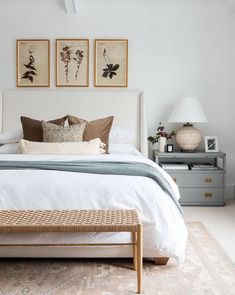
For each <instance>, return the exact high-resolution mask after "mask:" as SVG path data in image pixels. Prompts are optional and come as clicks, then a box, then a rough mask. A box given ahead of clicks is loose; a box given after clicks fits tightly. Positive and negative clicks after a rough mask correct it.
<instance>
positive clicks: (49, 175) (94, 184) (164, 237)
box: [0, 155, 187, 262]
mask: <svg viewBox="0 0 235 295" xmlns="http://www.w3.org/2000/svg"><path fill="white" fill-rule="evenodd" d="M0 160H14V161H22V160H24V161H25V160H30V161H31V160H34V161H41V160H55V161H65V160H92V161H96V160H99V161H100V160H102V161H110V160H111V161H138V162H142V163H148V164H149V165H151V166H153V167H155V168H156V169H158V170H160V171H161V173H162V174H163V175H164V177H165V178H166V179H167V180H168V182H169V183H170V185H171V186H172V188H173V190H174V192H175V194H176V196H177V198H179V191H178V187H177V185H176V184H175V182H174V181H173V180H172V179H171V177H170V176H169V175H168V174H167V173H166V172H165V171H164V170H162V169H161V168H160V167H159V166H158V165H156V164H155V163H154V162H152V161H150V160H148V159H147V158H145V157H143V156H133V155H100V156H31V155H0ZM109 208H113V209H115V208H118V209H130V208H135V209H137V210H139V212H140V214H141V218H142V221H143V228H144V256H148V257H149V253H151V254H152V255H151V256H158V255H162V256H169V257H174V258H175V259H176V260H178V261H180V262H181V261H183V260H184V254H185V247H186V242H187V230H186V226H185V224H184V221H183V218H182V215H181V214H180V212H179V210H178V209H177V207H176V206H175V204H174V202H173V201H172V199H171V198H170V197H169V196H168V195H167V194H166V193H165V192H164V191H163V190H162V189H161V188H160V186H159V185H158V184H157V183H156V182H155V181H154V180H152V179H150V178H146V177H140V176H120V175H97V174H86V173H74V172H61V171H42V170H8V171H6V170H0V209H109ZM129 239H130V237H129V234H126V233H120V234H119V233H118V234H117V233H115V234H111V233H98V234H96V233H86V234H74V233H72V234H71V233H66V234H65V233H53V234H27V235H25V234H1V235H0V243H3V242H4V243H16V242H17V243H27V242H28V243H39V242H42V241H43V242H45V243H53V242H56V243H66V242H68V243H69V242H71V243H72V242H81V241H82V242H83V243H86V242H89V243H93V242H94V243H98V242H99V243H109V242H124V241H128V240H129ZM0 255H1V254H0Z"/></svg>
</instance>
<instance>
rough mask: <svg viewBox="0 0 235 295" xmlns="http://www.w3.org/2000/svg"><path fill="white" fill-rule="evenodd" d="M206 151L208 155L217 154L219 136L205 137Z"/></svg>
mask: <svg viewBox="0 0 235 295" xmlns="http://www.w3.org/2000/svg"><path fill="white" fill-rule="evenodd" d="M205 151H206V152H207V153H213V152H214V153H216V152H218V151H219V145H218V137H217V136H205Z"/></svg>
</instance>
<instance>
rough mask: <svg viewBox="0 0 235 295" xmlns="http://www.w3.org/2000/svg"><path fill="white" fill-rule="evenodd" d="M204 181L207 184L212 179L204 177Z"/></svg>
mask: <svg viewBox="0 0 235 295" xmlns="http://www.w3.org/2000/svg"><path fill="white" fill-rule="evenodd" d="M204 180H205V182H207V183H210V182H212V178H211V177H205V178H204Z"/></svg>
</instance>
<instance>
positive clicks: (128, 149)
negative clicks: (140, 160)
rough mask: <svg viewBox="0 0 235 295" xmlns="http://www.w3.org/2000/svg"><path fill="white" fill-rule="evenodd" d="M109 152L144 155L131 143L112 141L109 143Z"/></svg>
mask: <svg viewBox="0 0 235 295" xmlns="http://www.w3.org/2000/svg"><path fill="white" fill-rule="evenodd" d="M109 152H110V154H126V155H135V156H140V155H142V154H141V153H140V152H139V151H138V149H137V148H136V147H135V146H133V145H131V144H120V143H118V144H117V143H116V144H114V143H111V144H110V145H109Z"/></svg>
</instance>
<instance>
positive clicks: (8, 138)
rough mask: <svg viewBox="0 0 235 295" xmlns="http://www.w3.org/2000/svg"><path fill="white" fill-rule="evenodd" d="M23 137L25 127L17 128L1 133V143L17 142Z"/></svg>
mask: <svg viewBox="0 0 235 295" xmlns="http://www.w3.org/2000/svg"><path fill="white" fill-rule="evenodd" d="M21 138H23V129H22V128H17V129H12V130H9V131H5V132H3V133H0V145H1V144H8V143H17V142H19V140H20V139H21Z"/></svg>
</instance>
